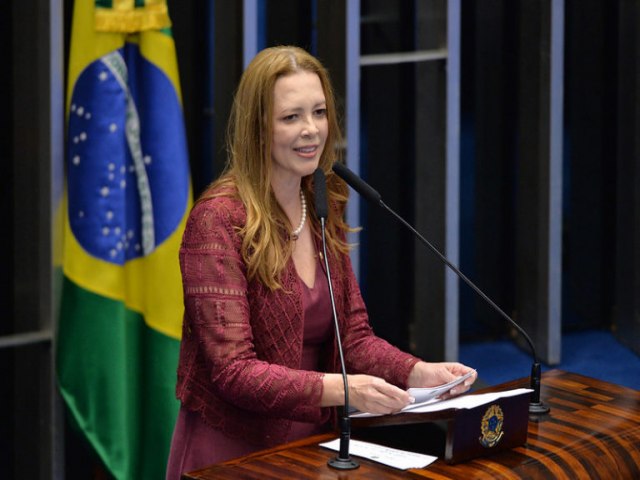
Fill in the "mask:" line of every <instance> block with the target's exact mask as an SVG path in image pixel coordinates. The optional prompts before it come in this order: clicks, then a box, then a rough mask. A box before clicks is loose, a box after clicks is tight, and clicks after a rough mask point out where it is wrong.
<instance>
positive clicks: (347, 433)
mask: <svg viewBox="0 0 640 480" xmlns="http://www.w3.org/2000/svg"><path fill="white" fill-rule="evenodd" d="M313 189H314V194H315V206H316V215H317V216H318V219H319V220H320V227H321V230H322V252H323V258H324V267H325V272H326V273H327V281H328V283H329V297H330V298H331V310H332V312H333V326H334V329H335V332H336V343H337V344H338V354H339V356H340V367H341V369H342V382H343V383H344V408H343V410H342V418H341V419H340V449H339V451H338V455H337V456H336V457H334V458H332V459H331V460H329V461H328V462H327V464H328V465H329V466H330V467H332V468H335V469H338V470H353V469H355V468H358V467H359V466H360V464H359V463H358V462H356V461H355V460H353V459H351V457H350V456H349V439H350V438H351V418H349V383H348V380H347V367H345V364H344V354H343V353H342V340H340V327H339V326H338V314H337V313H336V301H335V298H334V296H333V285H332V283H331V271H330V270H329V260H328V257H327V240H326V234H325V223H326V220H327V217H328V216H329V205H328V203H327V182H326V178H325V176H324V172H323V171H322V169H321V168H317V169H316V171H315V172H313Z"/></svg>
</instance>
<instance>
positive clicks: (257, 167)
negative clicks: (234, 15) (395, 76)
mask: <svg viewBox="0 0 640 480" xmlns="http://www.w3.org/2000/svg"><path fill="white" fill-rule="evenodd" d="M300 71H306V72H311V73H315V74H317V75H318V77H319V78H320V83H321V84H322V89H323V91H324V96H325V100H326V109H327V120H328V126H329V128H328V136H327V139H326V143H325V148H324V151H323V153H322V156H321V157H320V162H319V167H320V168H322V170H323V171H324V172H325V175H326V177H327V197H328V200H329V204H330V206H331V207H333V208H332V210H333V211H332V214H330V215H329V217H328V219H327V224H326V238H327V245H328V248H329V250H330V251H331V252H332V253H333V254H334V255H335V254H337V253H338V252H341V253H344V252H347V251H348V249H349V246H348V245H347V243H346V242H345V240H344V239H345V233H346V232H347V231H348V230H349V228H348V226H347V224H346V223H345V222H344V219H343V214H344V209H345V205H346V202H347V198H348V194H349V190H348V188H347V186H346V184H345V183H344V182H343V181H342V180H341V179H340V178H339V177H337V176H336V175H335V174H334V173H333V171H332V170H331V167H332V166H333V164H334V162H336V161H339V160H340V145H342V135H341V133H340V125H339V122H338V115H337V112H336V102H335V97H334V93H333V89H332V87H331V82H330V79H329V74H328V72H327V71H326V69H325V68H324V67H323V66H322V64H321V63H320V62H319V61H318V60H317V59H316V58H315V57H313V56H312V55H310V54H309V53H307V52H306V51H305V50H303V49H301V48H298V47H292V46H280V47H272V48H267V49H265V50H262V51H261V52H260V53H258V55H256V57H255V58H254V59H253V60H252V61H251V63H250V64H249V66H248V67H247V69H246V70H245V72H244V73H243V75H242V78H241V79H240V84H239V86H238V89H237V91H236V94H235V98H234V102H233V106H232V109H231V115H230V118H229V125H228V129H227V150H228V152H227V153H228V160H227V166H226V168H225V171H224V172H223V174H222V176H221V177H220V178H219V179H218V180H216V181H215V182H214V183H213V184H212V185H211V186H210V187H209V188H208V189H207V191H205V192H204V194H203V195H202V197H201V198H200V200H199V201H202V200H204V199H207V198H211V197H215V196H221V195H238V196H239V198H240V199H241V200H242V202H243V203H244V205H245V207H246V210H247V221H246V224H245V226H244V228H243V229H242V230H241V232H240V234H241V235H242V238H243V241H242V257H243V259H244V261H245V263H246V264H247V274H248V278H249V280H252V279H254V278H257V279H258V280H260V281H261V282H262V283H263V284H264V285H266V286H267V287H269V288H270V289H271V290H276V289H278V288H281V287H282V285H281V281H280V276H281V273H282V271H283V270H284V268H285V265H286V263H287V261H288V260H289V258H290V256H291V252H292V245H291V242H289V237H288V233H287V232H288V228H287V227H286V226H287V225H288V223H289V222H288V219H287V218H286V216H285V214H284V212H283V210H282V208H281V207H280V205H279V204H278V202H277V201H276V199H275V196H274V194H273V191H272V189H271V170H272V169H271V166H272V160H271V141H272V132H273V93H274V87H275V83H276V80H278V79H279V78H280V77H283V76H285V75H291V74H293V73H296V72H300ZM221 187H231V188H221ZM302 190H303V192H304V194H305V196H306V198H307V200H308V201H307V205H308V209H309V213H310V215H311V217H312V218H315V211H314V210H315V208H314V206H313V204H314V202H313V201H311V200H312V199H313V181H312V176H308V177H304V178H303V179H302ZM312 230H313V231H314V232H315V233H318V226H317V225H316V224H315V223H312Z"/></svg>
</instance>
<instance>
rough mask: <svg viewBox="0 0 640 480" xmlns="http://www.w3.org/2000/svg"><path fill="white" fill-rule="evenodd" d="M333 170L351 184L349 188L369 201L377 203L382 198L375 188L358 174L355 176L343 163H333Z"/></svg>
mask: <svg viewBox="0 0 640 480" xmlns="http://www.w3.org/2000/svg"><path fill="white" fill-rule="evenodd" d="M333 171H334V172H335V173H336V174H337V175H338V176H339V177H340V178H342V179H343V180H344V181H345V182H347V183H348V184H349V185H351V188H353V189H354V190H355V191H356V192H358V193H359V194H360V195H362V196H363V197H364V198H366V199H367V200H369V201H370V202H373V203H377V204H379V203H380V201H381V200H382V196H381V195H380V194H379V193H378V191H377V190H376V189H374V188H373V187H372V186H371V185H369V184H368V183H367V182H365V181H364V180H362V179H361V178H360V177H359V176H357V175H356V174H355V173H353V172H352V171H351V170H349V169H348V168H347V167H345V166H344V165H343V164H341V163H338V162H336V163H334V164H333Z"/></svg>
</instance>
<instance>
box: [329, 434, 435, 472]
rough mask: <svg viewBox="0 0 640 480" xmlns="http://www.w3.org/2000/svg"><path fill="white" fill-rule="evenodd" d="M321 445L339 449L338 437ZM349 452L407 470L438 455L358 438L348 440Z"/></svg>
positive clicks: (419, 465) (428, 462) (424, 464)
mask: <svg viewBox="0 0 640 480" xmlns="http://www.w3.org/2000/svg"><path fill="white" fill-rule="evenodd" d="M320 446H321V447H325V448H328V449H330V450H335V451H336V452H338V451H340V439H339V438H336V439H335V440H331V441H330V442H325V443H321V444H320ZM349 454H351V455H355V456H358V457H363V458H368V459H369V460H373V461H374V462H378V463H382V464H384V465H388V466H389V467H393V468H398V469H400V470H407V469H409V468H424V467H426V466H427V465H431V464H432V463H433V462H435V461H436V460H437V459H438V457H433V456H431V455H423V454H422V453H414V452H408V451H405V450H398V449H396V448H389V447H384V446H382V445H376V444H375V443H369V442H362V441H360V440H350V441H349Z"/></svg>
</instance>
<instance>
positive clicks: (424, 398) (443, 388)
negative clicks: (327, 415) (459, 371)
mask: <svg viewBox="0 0 640 480" xmlns="http://www.w3.org/2000/svg"><path fill="white" fill-rule="evenodd" d="M474 373H476V371H475V370H471V371H470V372H469V373H466V374H465V375H463V376H461V377H458V378H456V379H455V380H452V381H451V382H449V383H445V384H444V385H438V386H437V387H429V388H410V389H408V390H407V392H409V395H411V396H412V397H413V398H415V399H416V401H415V403H413V404H412V405H418V404H421V403H426V402H429V401H430V400H433V399H435V398H437V397H439V396H441V395H444V394H445V393H447V392H448V391H449V390H451V389H452V388H453V387H455V386H456V385H459V384H461V383H462V382H464V381H465V380H466V379H467V378H469V377H470V376H472V375H473V374H474ZM410 406H411V405H410Z"/></svg>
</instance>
